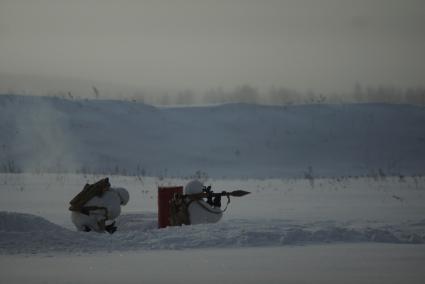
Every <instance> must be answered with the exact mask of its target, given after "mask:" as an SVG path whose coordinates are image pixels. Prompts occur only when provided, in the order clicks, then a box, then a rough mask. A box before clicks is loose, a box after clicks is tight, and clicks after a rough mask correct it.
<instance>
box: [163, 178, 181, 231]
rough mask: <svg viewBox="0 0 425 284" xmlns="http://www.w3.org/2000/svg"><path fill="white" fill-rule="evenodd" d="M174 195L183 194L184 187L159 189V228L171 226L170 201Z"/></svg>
mask: <svg viewBox="0 0 425 284" xmlns="http://www.w3.org/2000/svg"><path fill="white" fill-rule="evenodd" d="M174 193H180V194H183V186H160V187H158V228H165V227H167V226H169V225H170V201H171V199H173V196H174Z"/></svg>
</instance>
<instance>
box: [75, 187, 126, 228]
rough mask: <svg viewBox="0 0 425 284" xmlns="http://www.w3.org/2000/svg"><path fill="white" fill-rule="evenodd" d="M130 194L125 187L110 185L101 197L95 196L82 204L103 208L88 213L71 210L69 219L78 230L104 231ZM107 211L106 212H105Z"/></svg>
mask: <svg viewBox="0 0 425 284" xmlns="http://www.w3.org/2000/svg"><path fill="white" fill-rule="evenodd" d="M129 199H130V195H129V193H128V191H127V190H126V189H125V188H114V187H111V188H110V189H109V190H108V191H106V192H104V193H103V194H102V196H101V197H98V196H95V197H93V198H92V199H90V200H89V201H88V202H87V203H86V204H85V205H84V206H97V207H105V208H106V210H104V209H96V210H91V211H90V213H89V215H86V214H83V213H80V212H75V211H72V213H71V220H72V223H74V225H75V227H76V228H77V230H79V231H88V229H89V230H92V231H95V232H98V233H103V232H105V228H104V225H105V222H106V225H108V222H109V223H113V221H114V219H115V218H117V217H118V216H119V215H120V214H121V206H124V205H126V204H127V203H128V201H129ZM106 213H107V214H106Z"/></svg>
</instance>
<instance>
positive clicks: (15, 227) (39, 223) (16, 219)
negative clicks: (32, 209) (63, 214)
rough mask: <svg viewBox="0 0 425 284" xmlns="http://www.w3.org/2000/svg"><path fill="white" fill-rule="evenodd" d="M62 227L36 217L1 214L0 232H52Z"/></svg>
mask: <svg viewBox="0 0 425 284" xmlns="http://www.w3.org/2000/svg"><path fill="white" fill-rule="evenodd" d="M60 230H63V228H62V227H60V226H58V225H55V224H53V223H51V222H49V221H47V220H46V219H43V218H41V217H38V216H36V215H31V214H24V213H11V212H0V232H3V233H4V232H22V233H25V232H50V231H60Z"/></svg>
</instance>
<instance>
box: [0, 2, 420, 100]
mask: <svg viewBox="0 0 425 284" xmlns="http://www.w3.org/2000/svg"><path fill="white" fill-rule="evenodd" d="M0 74H14V75H25V76H27V77H26V78H28V76H29V77H30V76H35V75H37V76H42V77H52V78H55V77H61V78H68V77H69V78H74V79H85V80H98V81H107V82H109V83H118V84H123V85H127V84H128V85H132V86H136V87H139V86H140V87H160V88H169V89H185V88H191V89H194V90H206V89H209V88H215V87H219V86H223V87H224V88H233V87H235V86H238V85H242V84H250V85H253V86H256V87H259V88H260V89H261V88H269V87H271V86H272V85H274V86H285V87H288V88H294V89H297V90H300V91H305V90H309V89H311V90H315V91H323V92H332V91H344V90H350V89H351V88H352V87H353V85H354V83H355V82H356V81H358V82H360V83H362V84H363V85H374V86H376V85H379V84H384V85H395V86H400V87H405V86H424V85H425V79H424V78H425V1H423V0H417V1H414V0H399V1H394V0H352V1H349V0H293V1H285V0H282V1H268V0H261V1H260V0H258V1H249V0H244V1H232V0H216V1H212V0H211V1H202V0H193V1H191V0H182V1H178V0H171V1H161V0H158V1H154V0H153V1H123V0H121V1H118V0H117V1H107V0H103V1H100V0H99V1H90V0H88V1H78V0H72V1H69V0H66V1H60V0H52V1H36V0H28V1H24V0H10V1H5V0H0ZM0 76H1V75H0ZM4 81H6V82H4ZM8 83H10V84H12V83H14V82H11V80H3V81H2V83H1V84H3V86H1V87H3V88H6V87H7V86H5V84H8ZM15 87H16V85H15ZM18 87H19V86H18Z"/></svg>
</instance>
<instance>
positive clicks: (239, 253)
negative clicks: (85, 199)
mask: <svg viewBox="0 0 425 284" xmlns="http://www.w3.org/2000/svg"><path fill="white" fill-rule="evenodd" d="M102 177H103V176H84V175H51V174H40V175H33V174H0V189H1V190H0V211H1V212H0V267H1V273H0V283H87V282H89V283H112V282H116V281H117V280H118V279H120V282H122V283H140V282H145V283H165V282H170V281H172V280H173V281H174V282H176V283H183V282H184V283H187V282H189V283H191V282H199V281H201V280H199V279H202V282H206V283H212V282H214V283H216V282H217V281H218V282H224V283H262V282H263V283H264V282H267V283H282V282H286V283H330V282H334V283H341V282H344V283H403V282H405V283H422V282H421V280H422V279H423V277H424V276H425V273H424V272H423V269H421V268H422V267H423V266H424V264H425V257H424V255H425V254H424V252H425V246H424V245H423V243H425V217H424V216H425V206H424V204H425V187H424V185H425V179H424V178H420V177H415V178H412V177H405V178H400V177H394V178H390V177H387V178H379V179H369V178H361V179H355V178H352V179H338V180H337V179H322V180H318V179H316V180H295V179H292V180H279V179H275V180H211V179H210V180H207V181H206V184H211V185H212V186H213V189H215V190H216V191H220V190H223V189H226V190H235V189H244V190H248V191H251V192H252V194H250V195H248V196H245V197H242V198H234V199H232V203H231V204H230V206H229V209H228V211H227V212H226V214H225V218H224V219H223V220H222V221H221V222H220V223H218V224H210V225H197V226H185V227H179V228H166V229H161V230H159V229H157V228H156V210H157V209H156V205H157V200H156V190H157V187H158V186H159V185H184V184H185V183H186V182H187V181H186V180H178V179H158V178H149V177H142V178H141V177H123V176H110V181H111V183H112V185H116V186H123V187H126V188H127V189H128V190H129V191H130V194H131V199H130V203H129V204H128V206H126V207H124V210H123V211H124V215H123V216H122V218H120V220H119V231H117V232H116V233H115V234H114V235H107V234H105V235H98V234H85V233H78V232H75V230H74V228H73V227H72V224H71V222H70V220H69V211H67V207H68V202H69V200H70V199H71V198H72V197H73V196H74V195H75V194H76V193H77V192H78V191H79V190H80V189H81V188H82V186H83V185H84V183H86V182H90V183H92V182H94V181H96V180H98V179H100V178H102ZM210 268H211V269H212V270H210ZM164 269H165V270H164Z"/></svg>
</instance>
